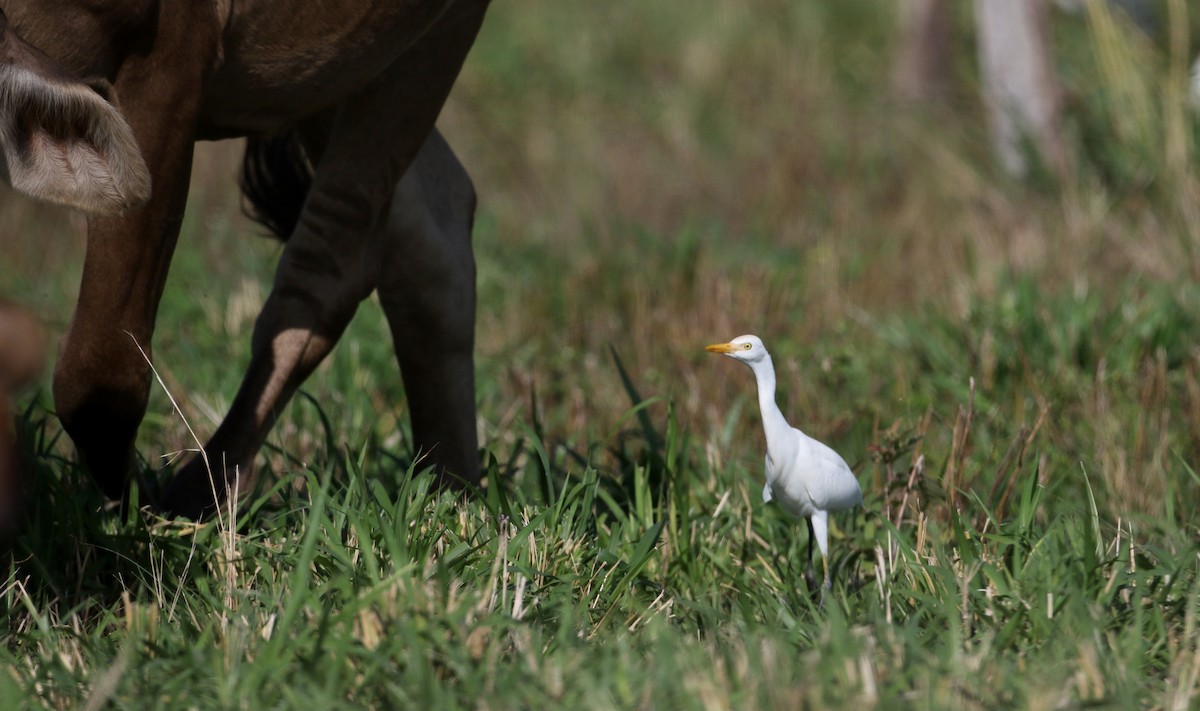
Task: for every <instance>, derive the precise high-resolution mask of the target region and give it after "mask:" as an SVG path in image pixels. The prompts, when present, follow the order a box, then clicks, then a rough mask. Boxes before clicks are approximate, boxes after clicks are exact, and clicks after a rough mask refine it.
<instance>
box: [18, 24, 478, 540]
mask: <svg viewBox="0 0 1200 711" xmlns="http://www.w3.org/2000/svg"><path fill="white" fill-rule="evenodd" d="M487 4H488V3H487V0H394V1H393V2H348V1H338V0H325V1H322V2H315V1H313V0H238V2H232V1H231V0H189V1H187V2H180V1H177V0H172V1H170V2H168V1H166V0H0V158H2V159H3V161H4V167H3V168H0V174H2V175H3V177H5V178H6V179H7V180H8V181H9V182H10V183H11V184H12V185H13V186H15V187H17V188H18V189H20V190H22V191H24V192H26V193H29V194H31V195H33V196H35V197H41V198H44V199H47V200H53V201H56V202H59V203H63V204H67V205H73V206H76V207H80V208H83V209H85V210H88V211H90V212H91V213H92V214H91V215H90V217H89V220H88V246H87V256H86V260H85V263H84V270H83V280H82V284H81V286H80V293H79V302H78V304H77V306H76V310H75V316H74V319H73V320H72V322H71V325H70V328H69V330H68V332H67V334H66V335H65V336H64V337H63V339H62V342H61V344H60V347H59V357H58V362H57V366H56V369H55V374H54V399H55V405H56V409H57V411H58V416H59V417H60V418H61V420H62V422H63V425H64V427H65V428H66V430H67V432H68V433H69V434H70V435H71V438H72V439H73V440H74V442H75V445H76V448H77V449H78V451H79V453H80V455H81V456H82V459H83V461H84V463H85V464H86V465H87V467H88V469H89V471H90V472H91V473H92V475H93V476H94V477H95V479H96V481H97V482H98V483H99V485H100V486H101V488H102V489H103V490H104V492H105V493H106V494H107V495H108V496H110V497H114V498H116V497H120V496H122V495H123V493H124V492H125V490H126V487H127V486H128V481H129V474H130V472H131V462H132V456H131V455H132V451H133V445H134V440H135V437H136V434H137V428H138V425H139V424H140V422H141V419H142V416H143V414H144V413H145V409H146V402H147V397H148V393H149V386H150V371H149V367H148V366H147V364H146V363H145V361H144V360H143V357H142V355H141V353H140V352H139V351H138V345H140V346H141V347H143V348H146V349H149V346H150V340H151V334H152V332H153V330H154V322H155V315H156V311H157V308H158V303H159V299H160V297H161V295H162V290H163V283H164V281H165V279H166V275H167V268H168V266H169V264H170V260H171V255H172V252H173V250H174V246H175V241H176V238H177V237H178V234H179V226H180V221H181V218H182V215H183V208H184V203H185V201H186V199H187V190H188V179H189V173H190V167H191V157H192V146H193V143H194V142H195V141H197V140H206V139H216V138H224V137H231V136H249V137H250V138H251V140H250V141H249V142H248V149H247V157H246V161H245V169H244V180H243V185H244V187H245V189H246V191H247V193H248V195H249V197H250V198H251V201H252V203H253V204H254V205H255V208H256V213H257V214H258V216H259V217H260V218H262V220H263V221H264V222H265V223H267V224H268V225H269V226H271V227H272V228H273V229H275V230H277V231H280V232H283V233H284V236H285V237H287V239H288V241H287V246H286V248H285V249H284V252H283V256H282V258H281V260H280V264H279V268H278V271H277V273H276V277H275V284H274V287H273V290H272V292H271V294H270V296H269V298H268V299H267V302H266V304H265V305H264V307H263V311H262V313H261V315H260V316H259V318H258V321H257V323H256V325H255V330H254V336H253V341H252V348H251V362H250V365H249V368H248V371H247V374H246V377H245V379H244V381H243V383H242V387H241V389H240V391H239V392H238V395H237V397H236V399H235V400H234V403H233V406H232V407H231V410H230V412H229V414H228V416H227V417H226V419H225V421H224V422H223V423H222V424H221V426H220V427H219V428H218V429H217V432H216V433H215V434H214V435H213V437H212V439H211V440H210V441H209V442H208V445H207V446H206V451H207V453H208V460H209V461H210V462H212V463H213V469H214V471H213V479H214V481H210V474H209V472H208V471H207V470H206V468H205V466H204V463H203V462H202V461H200V460H199V459H196V460H193V461H192V462H190V463H188V464H187V465H186V466H185V467H184V468H183V469H182V470H181V471H180V472H178V473H177V474H176V475H175V477H174V479H173V480H172V481H171V483H170V484H169V485H168V488H167V490H166V491H165V492H164V495H163V498H162V501H161V502H160V504H161V506H162V508H163V510H164V511H166V512H168V513H172V514H181V515H186V516H192V517H195V516H200V515H203V514H204V513H206V512H208V511H211V510H212V508H213V507H214V505H215V503H216V502H217V501H219V500H221V499H222V498H223V497H224V496H225V493H226V488H227V486H228V484H227V482H232V480H233V477H234V474H235V471H236V470H240V474H241V481H242V482H246V481H247V479H248V478H249V475H252V474H253V471H254V468H253V461H254V457H255V454H256V453H257V451H258V449H259V447H260V446H261V444H262V442H263V440H264V438H265V437H266V435H267V432H268V430H269V429H270V427H271V426H272V424H273V423H274V420H275V418H276V416H277V414H278V412H279V410H280V409H281V408H282V407H283V405H284V404H285V403H286V402H287V401H288V399H289V398H290V397H291V395H292V394H293V393H294V392H295V390H296V388H297V387H299V385H300V383H301V382H302V381H303V380H304V378H305V377H306V376H307V375H308V374H309V373H311V372H312V370H313V369H314V368H315V367H316V366H317V364H318V363H320V361H321V360H322V359H323V358H324V357H325V355H326V354H327V353H329V351H330V349H331V348H332V347H333V345H334V343H335V342H336V341H337V339H338V337H339V336H340V335H341V333H342V331H343V330H344V329H345V327H346V325H347V323H348V322H349V321H350V318H351V317H352V316H353V314H354V312H355V309H356V308H357V306H358V303H359V302H360V301H362V300H363V299H364V298H365V297H366V296H368V295H369V294H370V293H371V292H372V290H375V289H378V291H379V294H380V297H381V301H382V303H383V307H384V310H385V313H386V315H387V317H388V321H389V325H390V327H391V329H392V336H393V339H394V342H395V345H396V350H397V355H398V359H399V363H400V370H401V374H402V375H403V378H404V383H405V387H406V389H407V392H408V399H409V403H410V405H411V407H410V410H411V414H412V425H413V434H414V439H415V442H416V445H417V446H418V448H419V450H420V451H422V452H424V453H426V454H428V455H429V457H430V460H429V461H431V462H433V463H434V464H436V466H437V467H438V470H439V471H440V472H441V479H442V481H443V482H444V483H455V482H460V483H465V484H466V485H474V484H476V483H477V482H478V480H479V463H478V454H477V443H476V442H477V441H476V434H475V403H474V375H473V361H472V351H473V341H474V309H475V284H474V276H475V274H474V261H473V257H472V255H471V249H470V228H471V220H472V215H473V211H474V202H475V197H474V190H473V188H472V186H471V182H470V179H469V178H468V177H467V176H466V173H465V172H464V171H463V169H462V167H461V166H460V165H459V163H458V161H457V159H456V158H455V157H454V154H453V153H452V152H451V150H450V148H449V146H448V145H447V144H446V143H445V141H444V140H442V138H441V137H440V135H438V134H437V133H436V131H433V124H434V121H435V119H436V118H437V115H438V113H439V112H440V111H441V107H442V104H443V103H444V101H445V99H446V95H447V94H448V93H449V91H450V87H451V85H452V84H453V82H454V79H455V78H456V76H457V74H458V71H459V69H460V68H461V66H462V62H463V60H464V59H465V57H466V54H467V51H468V50H469V49H470V47H471V45H472V43H473V42H474V38H475V35H476V33H477V31H478V29H479V25H480V23H481V22H482V20H483V15H484V13H485V11H486V8H487ZM5 16H6V17H5ZM402 178H403V179H402ZM214 493H215V494H216V496H215V497H214Z"/></svg>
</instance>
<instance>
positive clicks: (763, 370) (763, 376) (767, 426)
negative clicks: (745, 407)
mask: <svg viewBox="0 0 1200 711" xmlns="http://www.w3.org/2000/svg"><path fill="white" fill-rule="evenodd" d="M750 369H751V370H753V371H754V377H755V379H756V380H757V381H758V409H759V411H760V412H761V413H762V424H763V433H764V434H765V435H766V437H767V452H768V454H769V453H770V452H771V451H772V450H773V449H774V447H775V444H776V443H777V442H779V441H781V440H782V435H783V433H785V432H787V431H788V430H789V429H790V428H791V426H790V425H788V423H787V420H785V419H783V413H782V412H781V411H780V410H779V405H777V404H775V365H774V364H773V363H772V362H771V356H770V355H767V356H766V357H765V358H763V359H762V360H760V361H758V362H757V363H753V364H751V365H750Z"/></svg>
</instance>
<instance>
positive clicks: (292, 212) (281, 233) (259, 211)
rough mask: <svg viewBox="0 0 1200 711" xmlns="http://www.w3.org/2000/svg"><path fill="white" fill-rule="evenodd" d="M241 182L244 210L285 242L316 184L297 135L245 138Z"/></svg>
mask: <svg viewBox="0 0 1200 711" xmlns="http://www.w3.org/2000/svg"><path fill="white" fill-rule="evenodd" d="M239 182H240V184H241V188H242V195H243V196H244V198H245V199H244V200H243V201H242V211H243V212H245V213H246V216H247V217H249V218H250V219H252V220H254V221H255V222H258V223H260V224H262V225H264V226H265V227H266V228H267V229H269V230H271V232H272V233H273V234H274V235H275V236H276V237H278V238H279V239H281V240H283V241H285V242H286V241H287V238H288V237H290V236H291V235H292V231H293V230H295V229H296V223H297V222H299V221H300V210H301V208H303V207H304V200H305V198H307V197H308V190H309V188H311V187H312V182H313V167H312V163H310V162H309V160H308V155H307V154H305V152H304V146H303V145H301V143H300V137H299V136H298V135H296V132H295V131H288V132H286V133H281V134H277V135H274V136H265V137H257V138H248V139H246V155H245V157H244V158H243V159H242V175H241V180H240V181H239Z"/></svg>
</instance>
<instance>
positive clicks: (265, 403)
mask: <svg viewBox="0 0 1200 711" xmlns="http://www.w3.org/2000/svg"><path fill="white" fill-rule="evenodd" d="M486 7H487V3H486V2H485V1H484V0H470V1H461V0H460V1H459V2H456V3H454V4H453V5H451V6H450V7H449V9H447V11H446V12H445V13H444V14H443V15H442V16H441V17H440V18H439V19H438V21H437V22H436V23H435V24H434V26H433V27H431V28H430V29H429V30H428V31H427V32H426V34H425V35H423V36H422V37H421V38H420V39H418V40H417V41H416V42H415V43H414V44H413V45H412V46H411V47H410V48H409V49H408V50H407V51H406V52H405V54H404V55H403V56H402V57H401V58H400V59H399V60H398V61H397V62H396V63H395V64H394V65H393V66H392V67H390V68H389V69H388V70H387V71H386V72H385V73H384V74H383V75H381V76H380V77H379V78H378V79H377V80H376V82H375V83H373V84H372V85H371V86H369V87H367V88H365V89H364V90H363V91H362V92H360V93H359V94H357V95H355V96H354V97H352V98H351V99H349V100H348V101H347V102H345V103H344V104H343V105H342V106H340V107H339V108H338V110H337V113H336V115H335V116H334V118H333V121H332V125H331V128H330V130H329V133H328V140H327V141H326V142H325V143H324V146H323V150H322V151H321V157H320V159H319V160H318V161H317V165H316V172H315V175H314V176H313V183H312V188H311V190H310V191H309V194H308V198H307V200H306V201H305V203H304V209H303V211H302V212H301V214H300V216H299V221H298V223H297V226H296V229H295V231H294V232H293V234H292V236H291V237H290V238H289V240H288V244H287V247H286V249H285V250H284V253H283V257H282V258H281V259H280V263H279V269H278V271H277V272H276V275H275V284H274V287H273V288H272V291H271V295H270V296H269V297H268V298H267V302H266V304H265V305H264V306H263V311H262V314H261V315H260V316H259V318H258V321H257V322H256V324H255V328H254V337H253V343H252V355H251V363H250V366H249V369H248V371H247V374H246V377H245V379H244V380H243V383H242V387H241V389H240V390H239V392H238V395H237V397H236V398H235V400H234V404H233V407H232V409H231V410H230V413H229V415H228V416H227V417H226V418H225V421H224V422H223V423H222V424H221V426H220V427H219V428H218V430H217V432H216V434H215V435H213V438H212V440H211V441H210V442H209V445H208V446H207V447H206V452H207V455H208V460H209V462H211V463H212V465H211V466H212V469H213V471H212V472H211V473H210V471H209V470H208V468H207V467H206V466H205V464H204V462H203V461H198V460H193V461H192V462H190V463H189V464H188V465H187V466H185V467H184V469H183V470H181V471H180V472H179V474H177V475H176V476H175V478H174V479H173V480H172V482H171V483H170V485H169V486H168V488H167V491H166V492H165V494H164V496H163V498H162V500H161V502H160V504H161V506H162V507H163V509H164V510H165V511H166V512H167V513H169V514H179V515H185V516H189V517H197V516H202V515H205V514H207V513H210V512H211V511H212V510H213V509H214V508H215V506H216V505H217V504H218V503H220V502H221V501H223V500H224V499H225V497H226V495H227V493H228V490H229V486H230V484H232V483H233V481H234V475H235V472H239V471H240V473H243V474H250V473H251V465H252V462H253V458H254V455H255V453H256V452H257V451H258V448H259V447H260V446H261V445H262V442H263V440H264V439H265V437H266V434H267V432H268V431H269V429H270V427H271V425H272V424H274V421H275V419H276V418H277V417H278V412H279V410H280V409H281V408H282V407H283V406H284V405H285V404H286V403H287V401H288V400H289V398H290V397H291V396H292V395H293V394H294V393H295V391H296V389H297V388H298V387H299V386H300V384H301V383H302V382H303V381H304V379H305V378H306V377H307V376H308V374H309V373H311V372H312V370H313V369H314V368H316V366H317V365H318V364H319V363H320V362H321V360H322V359H323V358H324V357H325V356H326V355H327V354H328V353H329V351H330V349H332V347H333V345H334V343H336V342H337V339H338V338H339V337H340V336H341V334H342V331H343V330H344V329H345V327H346V325H347V324H348V323H349V321H350V319H351V318H352V317H353V315H354V312H355V310H356V309H357V306H358V303H359V302H360V301H361V300H362V299H364V298H366V296H367V295H368V294H370V292H371V290H372V289H373V288H374V287H375V284H376V281H374V280H373V279H372V275H371V272H370V270H364V268H363V265H364V261H367V260H370V258H371V253H372V249H371V246H372V245H373V244H375V243H376V242H377V241H378V240H376V239H373V238H375V237H376V236H377V235H378V234H379V230H380V225H381V224H383V223H385V222H386V221H387V220H388V217H387V215H388V209H389V206H390V203H391V201H392V198H393V195H394V192H395V190H396V186H397V185H399V184H400V181H401V178H403V177H404V174H405V173H407V172H408V170H409V168H410V166H411V165H412V163H413V161H414V160H415V159H416V157H417V154H418V153H419V152H420V151H421V149H422V146H423V145H424V144H425V143H426V140H427V138H428V136H429V135H430V132H431V131H432V130H433V124H434V121H435V120H436V118H437V115H438V113H439V112H440V111H441V107H442V104H443V103H444V101H445V99H446V96H447V94H449V91H450V87H451V85H452V84H453V82H454V79H455V77H456V76H457V74H458V71H459V69H460V68H461V65H462V61H463V60H464V59H465V58H466V53H467V50H468V49H469V48H470V46H471V44H472V42H473V41H474V38H475V34H476V32H477V31H478V29H479V24H480V23H481V22H482V20H483V13H484V11H485V9H486ZM468 476H470V475H468Z"/></svg>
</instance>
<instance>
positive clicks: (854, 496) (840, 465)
mask: <svg viewBox="0 0 1200 711" xmlns="http://www.w3.org/2000/svg"><path fill="white" fill-rule="evenodd" d="M805 437H806V438H807V439H808V444H809V447H808V452H809V455H810V456H811V457H812V458H813V461H814V469H815V471H814V472H813V476H812V477H811V483H810V484H809V486H808V491H809V494H810V495H811V496H812V499H813V503H814V504H815V505H816V508H817V509H820V510H822V511H842V510H845V509H849V508H854V507H855V506H858V505H859V504H861V503H862V489H860V488H859V486H858V479H857V478H856V477H855V476H854V472H853V471H851V469H850V465H848V464H846V460H844V459H842V457H841V455H840V454H838V453H837V452H835V451H833V450H832V449H830V448H829V447H828V446H827V445H825V443H823V442H820V441H818V440H815V439H813V438H811V437H808V436H807V435H805Z"/></svg>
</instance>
